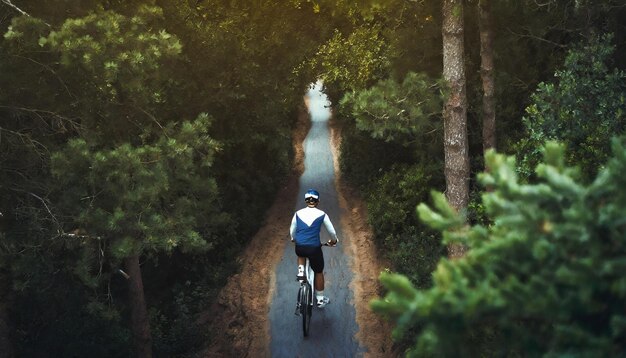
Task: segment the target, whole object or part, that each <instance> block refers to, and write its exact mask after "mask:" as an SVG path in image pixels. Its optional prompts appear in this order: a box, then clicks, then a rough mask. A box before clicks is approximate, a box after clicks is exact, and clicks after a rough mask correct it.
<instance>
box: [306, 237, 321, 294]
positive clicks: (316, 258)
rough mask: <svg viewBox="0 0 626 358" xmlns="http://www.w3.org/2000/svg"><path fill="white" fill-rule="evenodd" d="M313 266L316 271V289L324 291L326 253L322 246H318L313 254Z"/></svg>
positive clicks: (311, 258) (310, 257)
mask: <svg viewBox="0 0 626 358" xmlns="http://www.w3.org/2000/svg"><path fill="white" fill-rule="evenodd" d="M309 260H310V261H311V268H312V269H313V272H315V290H316V291H318V292H319V291H324V253H323V252H322V248H321V247H318V248H317V249H316V250H315V251H314V252H313V254H312V255H311V256H309Z"/></svg>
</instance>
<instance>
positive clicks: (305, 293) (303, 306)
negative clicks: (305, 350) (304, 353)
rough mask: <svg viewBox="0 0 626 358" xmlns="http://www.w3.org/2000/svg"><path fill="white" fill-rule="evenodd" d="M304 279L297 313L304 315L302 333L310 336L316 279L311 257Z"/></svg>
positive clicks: (301, 283)
mask: <svg viewBox="0 0 626 358" xmlns="http://www.w3.org/2000/svg"><path fill="white" fill-rule="evenodd" d="M323 246H331V247H332V245H329V244H328V243H324V244H323ZM304 273H305V276H304V280H301V281H300V288H299V289H298V301H297V302H296V315H298V316H302V333H303V334H304V337H308V335H309V328H310V326H311V316H312V314H313V302H314V301H313V286H312V285H311V283H312V282H314V279H315V273H314V272H313V269H312V268H311V264H310V263H309V258H308V257H307V258H306V261H305V264H304Z"/></svg>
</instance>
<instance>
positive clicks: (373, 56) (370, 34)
mask: <svg viewBox="0 0 626 358" xmlns="http://www.w3.org/2000/svg"><path fill="white" fill-rule="evenodd" d="M380 31H381V29H380V28H379V27H378V26H376V25H373V26H372V25H367V26H365V25H364V26H361V27H357V28H356V29H355V30H354V31H353V32H351V33H350V34H349V35H347V36H346V35H344V34H342V33H341V32H339V31H338V30H336V31H335V33H334V34H333V37H332V38H331V39H329V40H328V41H327V42H326V43H325V44H323V45H322V46H320V48H319V50H318V52H317V54H316V55H315V58H313V59H311V60H310V62H309V63H308V64H306V66H309V67H311V68H312V69H313V70H312V72H314V73H316V74H317V76H319V78H321V79H322V80H323V81H324V85H325V86H326V87H327V88H328V90H327V91H326V92H327V95H328V96H329V98H330V99H331V101H332V102H336V101H337V100H338V94H342V93H345V92H347V91H353V90H360V89H365V88H367V87H369V86H370V85H372V84H374V83H375V81H377V80H380V79H382V78H384V77H385V76H386V75H387V73H388V67H389V58H388V50H389V49H388V46H387V44H386V42H385V38H384V37H383V36H382V34H381V33H380Z"/></svg>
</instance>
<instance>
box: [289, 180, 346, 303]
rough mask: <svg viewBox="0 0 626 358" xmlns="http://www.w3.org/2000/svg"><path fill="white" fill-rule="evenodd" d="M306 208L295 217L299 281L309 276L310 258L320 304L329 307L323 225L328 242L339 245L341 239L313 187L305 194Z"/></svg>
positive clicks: (293, 223)
mask: <svg viewBox="0 0 626 358" xmlns="http://www.w3.org/2000/svg"><path fill="white" fill-rule="evenodd" d="M304 201H305V202H306V207H305V208H303V209H300V210H298V211H296V213H295V214H294V215H293V218H292V219H291V228H290V230H289V233H290V234H291V242H295V243H296V255H297V256H298V276H297V280H299V281H301V280H303V279H304V277H305V273H304V264H305V262H306V258H307V257H308V258H309V262H310V264H311V268H312V269H313V272H314V273H315V280H314V281H315V283H314V286H315V293H316V298H317V307H319V308H322V307H324V306H326V305H327V304H328V303H329V302H330V299H329V298H328V297H326V296H324V254H323V253H322V244H321V239H320V231H321V229H322V224H324V226H325V227H326V230H327V231H328V233H329V234H330V236H331V237H332V239H331V240H328V245H330V246H335V245H337V243H338V242H339V239H338V238H337V232H336V231H335V228H334V227H333V224H332V222H331V221H330V218H329V217H328V215H326V213H325V212H323V211H322V210H320V209H318V208H317V205H318V204H319V202H320V194H319V193H318V192H317V191H316V190H314V189H309V190H308V191H307V192H306V193H305V194H304Z"/></svg>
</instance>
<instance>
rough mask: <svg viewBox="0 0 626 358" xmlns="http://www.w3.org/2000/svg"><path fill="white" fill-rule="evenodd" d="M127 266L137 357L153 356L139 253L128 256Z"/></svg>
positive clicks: (147, 357)
mask: <svg viewBox="0 0 626 358" xmlns="http://www.w3.org/2000/svg"><path fill="white" fill-rule="evenodd" d="M125 266H126V270H127V271H128V272H127V273H128V275H129V276H130V278H129V279H128V294H129V303H130V309H131V321H132V331H133V342H134V346H135V352H136V354H137V357H141V358H152V336H151V335H150V321H149V319H148V310H147V308H146V300H145V298H144V293H143V281H142V279H141V267H140V266H139V255H133V256H130V257H128V258H126V260H125Z"/></svg>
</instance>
